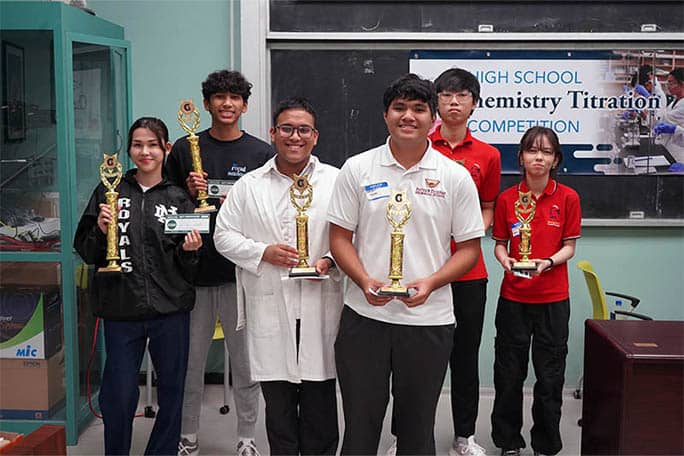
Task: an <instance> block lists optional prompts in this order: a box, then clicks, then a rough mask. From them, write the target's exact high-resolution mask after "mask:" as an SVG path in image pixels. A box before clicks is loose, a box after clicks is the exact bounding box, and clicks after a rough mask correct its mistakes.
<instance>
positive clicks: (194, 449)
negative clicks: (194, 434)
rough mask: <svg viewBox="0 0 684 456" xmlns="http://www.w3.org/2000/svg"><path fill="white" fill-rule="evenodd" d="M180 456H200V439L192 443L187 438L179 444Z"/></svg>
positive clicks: (182, 439)
mask: <svg viewBox="0 0 684 456" xmlns="http://www.w3.org/2000/svg"><path fill="white" fill-rule="evenodd" d="M178 456H199V439H198V440H195V441H194V442H191V441H190V440H188V439H186V438H185V437H183V438H181V440H180V442H178Z"/></svg>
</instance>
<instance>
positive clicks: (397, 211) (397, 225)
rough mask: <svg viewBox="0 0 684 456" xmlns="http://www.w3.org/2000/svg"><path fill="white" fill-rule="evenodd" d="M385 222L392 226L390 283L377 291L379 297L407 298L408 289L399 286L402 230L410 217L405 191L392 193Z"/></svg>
mask: <svg viewBox="0 0 684 456" xmlns="http://www.w3.org/2000/svg"><path fill="white" fill-rule="evenodd" d="M386 216H387V221H388V222H389V224H390V225H392V228H394V229H393V230H392V233H390V239H391V243H390V268H389V275H388V276H387V277H388V278H389V279H390V280H391V281H392V283H390V285H389V286H386V287H382V288H380V290H378V295H379V296H409V292H408V288H406V287H405V286H403V285H402V284H401V282H400V281H401V278H402V277H403V275H402V268H403V260H404V236H405V235H404V233H403V232H402V228H403V227H404V225H406V223H407V222H408V220H409V218H410V217H411V203H410V202H409V201H408V199H407V198H406V191H405V190H403V191H400V192H397V191H392V196H391V197H390V200H389V201H388V202H387V213H386Z"/></svg>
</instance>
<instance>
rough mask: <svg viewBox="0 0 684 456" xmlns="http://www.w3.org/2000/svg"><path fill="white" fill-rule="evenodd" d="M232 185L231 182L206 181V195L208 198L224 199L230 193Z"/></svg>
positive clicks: (232, 182)
mask: <svg viewBox="0 0 684 456" xmlns="http://www.w3.org/2000/svg"><path fill="white" fill-rule="evenodd" d="M234 183H235V181H231V180H219V179H207V194H208V195H209V198H221V197H224V196H226V195H228V193H230V190H231V189H232V188H233V184H234Z"/></svg>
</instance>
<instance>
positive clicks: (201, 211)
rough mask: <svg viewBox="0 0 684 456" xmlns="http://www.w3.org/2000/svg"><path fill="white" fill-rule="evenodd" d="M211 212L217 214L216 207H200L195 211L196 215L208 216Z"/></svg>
mask: <svg viewBox="0 0 684 456" xmlns="http://www.w3.org/2000/svg"><path fill="white" fill-rule="evenodd" d="M210 212H216V206H214V205H211V206H205V207H202V206H200V207H198V208H197V209H195V213H196V214H208V213H210Z"/></svg>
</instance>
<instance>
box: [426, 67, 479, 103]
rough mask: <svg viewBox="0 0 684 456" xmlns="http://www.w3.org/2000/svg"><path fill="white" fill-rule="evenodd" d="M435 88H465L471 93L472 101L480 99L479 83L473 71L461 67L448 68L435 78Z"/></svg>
mask: <svg viewBox="0 0 684 456" xmlns="http://www.w3.org/2000/svg"><path fill="white" fill-rule="evenodd" d="M435 90H436V91H437V93H439V92H460V91H462V90H467V91H468V92H470V93H471V94H472V95H473V103H477V102H478V101H480V83H479V82H478V80H477V78H476V77H475V75H474V74H473V73H471V72H470V71H467V70H464V69H462V68H450V69H448V70H446V71H444V72H443V73H442V74H440V75H439V76H438V77H437V79H435Z"/></svg>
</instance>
